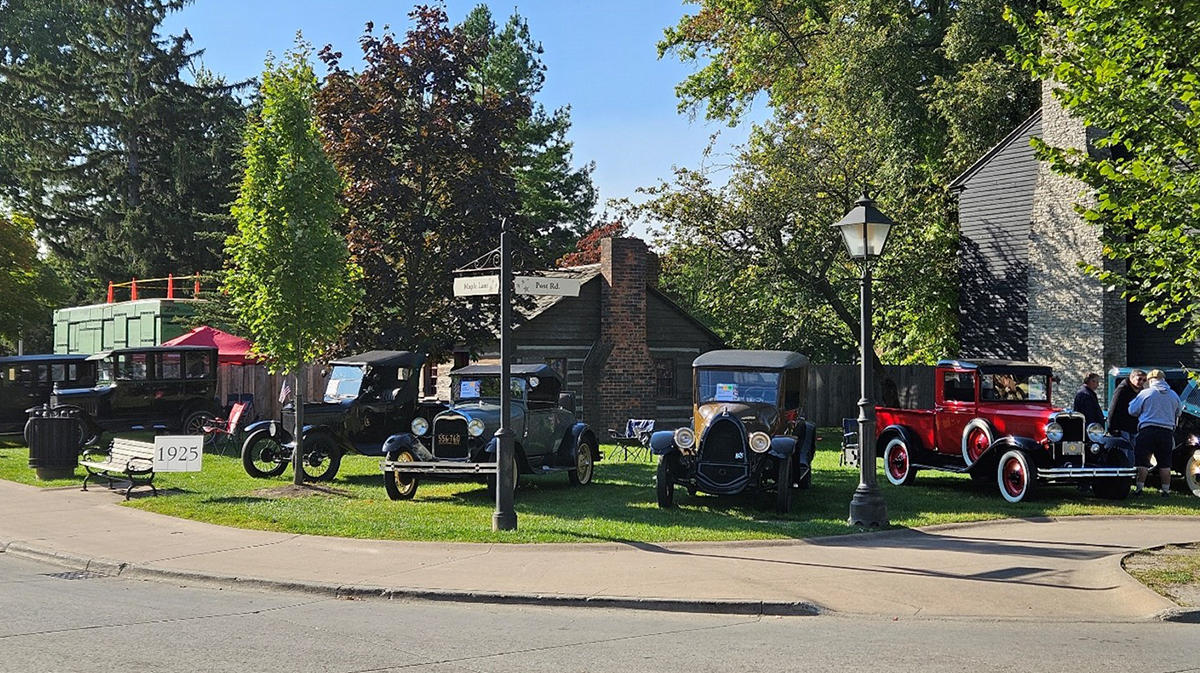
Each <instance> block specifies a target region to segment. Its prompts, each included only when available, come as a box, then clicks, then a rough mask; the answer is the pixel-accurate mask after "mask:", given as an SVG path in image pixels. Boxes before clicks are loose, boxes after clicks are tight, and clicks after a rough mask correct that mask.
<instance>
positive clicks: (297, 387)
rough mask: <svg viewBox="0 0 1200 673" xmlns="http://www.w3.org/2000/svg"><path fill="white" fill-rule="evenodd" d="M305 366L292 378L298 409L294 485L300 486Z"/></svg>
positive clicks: (293, 397)
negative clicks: (293, 379)
mask: <svg viewBox="0 0 1200 673" xmlns="http://www.w3.org/2000/svg"><path fill="white" fill-rule="evenodd" d="M304 373H305V372H304V365H300V366H298V367H296V369H295V371H294V372H293V373H292V376H294V377H295V382H294V385H293V386H292V404H293V405H294V407H295V409H296V424H295V426H293V428H292V437H293V438H295V440H296V447H295V448H294V449H292V483H293V484H295V485H297V486H300V485H302V484H303V483H304V469H303V464H304V453H303V451H302V450H301V448H302V447H303V445H304V441H303V439H304V437H303V430H304V388H302V387H301V386H303V385H304V383H303V381H304V379H305V376H304Z"/></svg>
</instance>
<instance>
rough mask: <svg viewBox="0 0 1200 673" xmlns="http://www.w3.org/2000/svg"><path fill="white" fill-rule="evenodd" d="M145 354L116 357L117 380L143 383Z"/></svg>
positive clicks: (123, 354) (126, 354)
mask: <svg viewBox="0 0 1200 673" xmlns="http://www.w3.org/2000/svg"><path fill="white" fill-rule="evenodd" d="M147 359H148V357H147V355H146V354H145V353H121V354H120V355H118V356H117V378H118V379H121V380H124V381H145V380H146V361H147Z"/></svg>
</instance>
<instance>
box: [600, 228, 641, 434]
mask: <svg viewBox="0 0 1200 673" xmlns="http://www.w3.org/2000/svg"><path fill="white" fill-rule="evenodd" d="M649 256H650V253H649V250H647V248H646V244H645V243H644V242H642V241H641V240H640V239H637V238H606V239H604V240H602V241H601V242H600V273H601V275H602V276H603V279H604V284H603V285H602V286H601V291H600V346H601V352H607V358H604V362H603V363H602V364H601V363H598V364H599V365H600V366H598V367H597V368H596V370H595V379H594V380H595V385H594V387H593V388H592V389H593V390H594V391H595V394H596V397H597V398H598V399H597V404H596V405H595V406H593V407H592V412H593V413H594V416H593V414H589V416H593V418H594V420H590V419H589V422H591V423H593V425H594V426H595V427H598V428H601V429H605V428H616V429H622V430H623V429H624V428H625V421H626V420H628V419H630V418H654V416H655V414H656V413H657V411H658V405H657V401H656V399H655V379H654V360H653V359H652V358H651V357H650V346H649V344H648V342H647V341H646V283H647V281H648V280H649V278H648V273H647V272H648V271H649V269H648V266H649V262H650V259H649Z"/></svg>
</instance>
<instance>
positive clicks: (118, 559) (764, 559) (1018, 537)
mask: <svg viewBox="0 0 1200 673" xmlns="http://www.w3.org/2000/svg"><path fill="white" fill-rule="evenodd" d="M119 500H120V496H118V495H117V494H115V493H110V492H107V491H105V490H104V489H94V490H93V491H89V492H87V493H84V492H80V491H79V490H77V489H74V488H70V489H56V490H43V489H38V488H35V487H31V486H24V485H20V484H14V483H12V482H5V481H0V512H3V516H2V517H0V549H4V550H5V551H7V552H9V553H19V554H26V555H33V556H40V557H42V558H46V557H48V556H57V559H56V560H57V561H58V562H60V563H63V564H66V565H71V566H75V567H78V568H81V569H82V568H83V567H84V566H85V565H87V564H88V563H89V562H90V563H91V565H90V566H89V567H90V569H92V570H94V571H97V572H104V573H117V572H119V573H120V574H121V575H122V576H123V577H132V578H152V579H165V578H171V579H173V580H175V581H181V582H185V583H190V584H208V585H214V584H215V585H220V586H237V587H246V588H276V589H292V590H300V591H308V592H317V593H328V594H334V593H336V594H339V595H356V596H372V595H373V596H385V597H389V598H393V599H423V600H451V601H476V602H507V603H537V604H563V605H576V604H587V605H599V606H608V607H634V608H649V609H667V610H688V611H712V612H749V613H759V612H762V613H765V614H856V615H880V616H886V617H911V616H922V617H993V618H1029V619H1037V620H1051V621H1053V620H1070V621H1080V620H1086V621H1097V620H1098V621H1109V620H1113V621H1125V620H1140V619H1149V618H1155V617H1156V616H1159V617H1161V616H1162V615H1163V614H1165V613H1167V612H1168V611H1170V610H1171V609H1173V608H1175V605H1174V604H1173V603H1172V602H1170V601H1168V600H1167V599H1165V598H1163V597H1161V596H1159V595H1157V594H1155V593H1154V592H1152V591H1150V590H1149V589H1146V588H1145V587H1143V586H1142V585H1141V584H1140V583H1138V582H1137V581H1136V580H1134V579H1133V578H1131V577H1129V576H1128V575H1127V574H1126V573H1125V572H1124V570H1122V569H1121V559H1122V557H1124V556H1125V555H1126V554H1128V553H1130V552H1133V551H1136V550H1138V549H1143V548H1146V547H1154V546H1158V545H1162V544H1168V543H1178V542H1191V541H1195V540H1200V518H1194V517H1146V518H1138V517H1078V518H1065V519H1039V520H1008V521H1000V522H993V523H983V524H964V525H952V526H937V527H931V528H926V529H917V530H901V531H891V532H886V533H875V534H862V535H849V536H844V537H833V538H821V539H816V540H810V541H794V540H787V541H771V542H740V543H676V544H662V545H659V544H645V543H637V542H630V543H627V544H615V543H603V544H537V545H504V544H463V543H459V544H445V543H426V542H389V541H377V540H352V539H343V538H327V537H318V536H310V535H291V534H283V533H270V532H262V531H249V530H240V529H235V528H225V527H222V526H214V525H211V524H204V523H198V522H194V521H187V520H182V519H175V518H171V517H166V516H161V515H157V514H151V513H148V512H142V511H139V510H135V509H129V508H126V507H119V506H117V502H119Z"/></svg>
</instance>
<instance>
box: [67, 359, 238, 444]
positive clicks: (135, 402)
mask: <svg viewBox="0 0 1200 673" xmlns="http://www.w3.org/2000/svg"><path fill="white" fill-rule="evenodd" d="M88 362H90V363H93V364H95V366H96V383H95V385H94V386H91V387H81V388H68V387H65V385H67V384H64V385H59V386H55V389H54V392H53V394H52V395H51V400H50V403H51V406H54V407H58V406H62V405H67V406H74V407H78V408H80V409H82V410H83V411H84V417H85V418H86V419H87V424H88V426H89V429H90V431H91V437H89V442H95V441H97V440H98V438H99V436H100V434H102V433H103V432H104V431H110V432H120V431H122V430H130V429H139V428H152V427H161V428H165V429H167V430H172V431H181V432H184V433H186V434H200V433H201V432H202V430H203V428H204V426H205V425H206V424H208V423H209V422H210V421H212V420H213V419H214V418H216V416H217V414H218V413H219V412H220V410H221V407H220V405H219V404H218V403H217V349H216V348H213V347H211V346H150V347H145V348H118V349H116V350H111V351H106V352H103V353H97V354H95V355H93V356H91V357H89V358H88Z"/></svg>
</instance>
